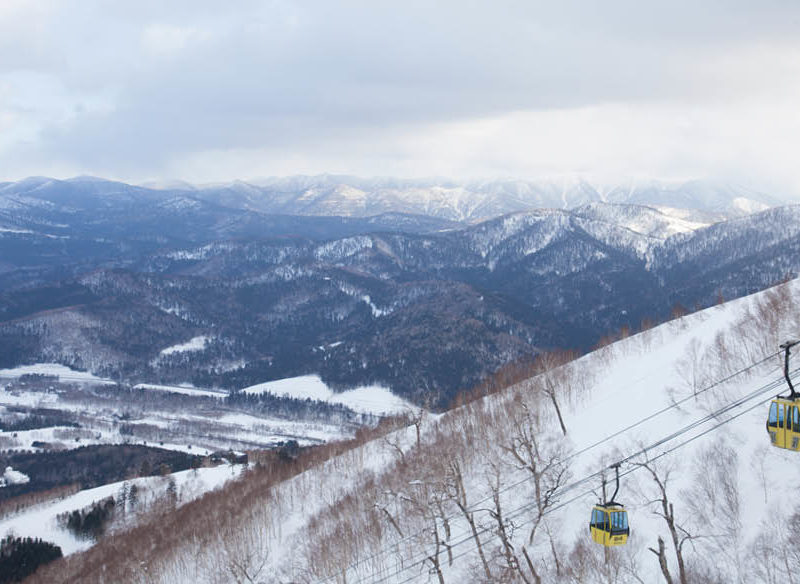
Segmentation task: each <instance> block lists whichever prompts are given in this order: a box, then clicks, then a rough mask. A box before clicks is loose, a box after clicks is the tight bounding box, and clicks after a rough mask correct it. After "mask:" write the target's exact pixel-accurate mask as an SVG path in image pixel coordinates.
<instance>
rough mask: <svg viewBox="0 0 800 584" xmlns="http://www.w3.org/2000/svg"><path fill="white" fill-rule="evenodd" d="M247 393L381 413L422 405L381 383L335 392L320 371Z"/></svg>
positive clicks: (259, 387) (415, 409)
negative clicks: (407, 399)
mask: <svg viewBox="0 0 800 584" xmlns="http://www.w3.org/2000/svg"><path fill="white" fill-rule="evenodd" d="M241 391H242V392H244V393H247V394H261V393H271V394H273V395H277V396H283V397H291V398H295V399H311V400H319V401H325V402H328V403H333V404H342V405H344V406H347V407H348V408H350V409H352V410H355V411H357V412H366V413H372V414H379V415H381V414H382V415H389V414H400V413H403V412H414V411H417V410H419V408H418V407H417V406H415V405H413V404H412V403H410V402H408V401H406V400H404V399H403V398H401V397H398V396H396V395H394V394H393V393H392V392H391V391H389V390H388V389H386V388H385V387H382V386H380V385H370V386H367V387H357V388H355V389H349V390H347V391H343V392H341V393H337V392H334V391H333V390H332V389H330V388H329V387H328V386H327V385H326V384H325V382H323V381H322V379H321V378H320V377H319V376H318V375H302V376H299V377H290V378H287V379H279V380H277V381H268V382H266V383H259V384H257V385H251V386H249V387H245V388H244V389H242V390H241Z"/></svg>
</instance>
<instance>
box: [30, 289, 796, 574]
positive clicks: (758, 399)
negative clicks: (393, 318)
mask: <svg viewBox="0 0 800 584" xmlns="http://www.w3.org/2000/svg"><path fill="white" fill-rule="evenodd" d="M799 292H800V283H798V281H796V280H795V281H791V282H788V283H786V284H782V285H780V286H777V287H775V288H772V289H769V290H767V291H765V292H761V293H758V294H756V295H753V296H749V297H746V298H742V299H739V300H735V301H731V302H728V303H725V304H723V305H720V306H716V307H713V308H709V309H707V310H704V311H701V312H698V313H695V314H691V315H688V316H684V317H681V318H678V319H675V320H672V321H670V322H668V323H665V324H662V325H660V326H658V327H655V328H653V329H650V330H647V331H644V332H641V333H639V334H637V335H633V336H630V337H628V338H625V339H621V340H619V341H617V342H615V343H613V344H610V345H608V346H606V347H604V348H601V349H598V350H596V351H594V352H592V353H590V354H587V355H585V356H583V357H581V358H579V359H577V360H569V359H568V357H567V356H564V355H554V356H553V357H552V358H551V359H550V360H549V362H547V363H542V364H541V365H540V367H541V368H540V369H539V370H538V372H537V371H528V372H527V373H526V372H517V374H516V377H519V378H521V379H520V380H519V381H516V382H513V383H510V384H509V382H508V381H507V382H505V383H504V382H503V381H502V380H500V379H497V380H495V383H494V384H493V385H492V384H488V385H487V386H485V387H484V388H483V392H482V393H483V394H485V395H475V396H474V398H473V399H470V400H468V401H467V403H464V405H462V406H460V407H457V408H455V409H453V410H451V411H449V412H446V413H444V414H441V415H432V414H424V415H421V416H419V417H417V418H415V419H413V420H410V422H411V423H409V425H408V426H406V427H404V428H402V427H401V428H399V429H396V430H389V431H388V432H387V431H386V429H385V430H383V431H379V435H378V436H377V437H376V438H375V439H373V440H367V441H357V442H356V443H353V444H349V445H348V444H346V443H344V444H342V446H341V447H338V448H337V447H335V446H334V445H331V447H328V449H327V450H326V451H325V456H322V458H320V456H319V455H320V454H322V452H323V451H318V452H317V455H316V456H315V455H313V453H309V456H308V458H304V457H302V456H301V457H300V458H298V459H297V460H296V461H295V462H293V463H289V464H287V465H286V466H284V467H283V471H281V472H277V471H276V470H275V469H272V470H270V468H269V467H264V468H259V467H255V468H253V469H252V470H251V471H248V472H246V473H244V474H243V476H242V477H241V478H240V479H238V480H237V481H236V482H235V483H231V486H230V487H226V489H225V491H223V492H228V493H229V495H230V497H224V496H223V497H216V498H208V497H206V498H205V499H202V500H200V501H197V502H196V503H190V504H187V505H186V506H185V507H184V509H185V510H186V511H185V513H183V514H166V515H163V516H160V517H158V518H156V519H154V520H152V522H151V523H150V524H148V527H147V529H148V530H150V533H149V537H151V538H153V541H166V540H165V539H164V537H165V536H166V533H167V532H171V534H172V537H171V538H170V539H169V541H170V545H169V549H159V550H158V552H157V553H155V551H154V550H153V549H152V548H150V549H141V548H139V547H138V546H136V545H133V541H134V539H133V538H134V537H136V535H135V534H128V535H126V534H120V535H119V536H117V537H115V538H114V540H113V541H114V543H113V545H114V546H122V547H124V549H125V550H126V553H125V557H120V555H119V554H113V553H112V551H111V548H110V547H109V546H110V545H111V544H110V543H106V542H101V544H100V545H99V546H97V547H95V548H93V549H92V550H90V551H89V552H88V553H87V554H86V555H84V554H81V555H76V556H71V557H70V558H69V560H68V561H67V562H66V563H61V564H59V565H58V568H57V569H56V568H55V567H54V569H49V568H43V569H42V570H41V571H40V574H37V577H36V578H38V579H34V581H42V582H44V581H48V582H50V581H70V580H69V578H70V574H72V575H74V574H78V573H80V574H84V577H85V578H86V580H85V581H87V582H88V581H101V580H100V576H99V574H98V573H97V571H96V568H95V569H92V568H91V566H99V565H100V562H101V560H100V558H106V560H105V561H111V560H112V559H113V564H112V565H113V569H112V568H111V567H110V566H108V565H107V566H106V569H107V570H109V569H111V570H113V571H111V572H107V573H106V576H103V578H109V577H111V578H115V577H120V578H122V575H124V579H125V581H131V582H189V581H193V582H219V581H247V580H248V579H251V580H252V581H254V582H256V581H258V582H290V581H291V582H309V583H317V582H345V581H346V582H398V583H399V582H427V581H439V582H473V581H474V582H485V581H520V582H533V581H542V582H642V581H645V582H652V581H657V580H658V579H659V578H661V577H662V576H661V568H660V565H659V560H658V558H657V557H656V555H654V553H652V552H651V551H650V550H649V548H652V549H653V550H655V551H657V550H658V548H659V544H658V540H659V538H660V539H661V540H662V541H663V542H665V545H664V551H663V554H664V559H665V563H666V566H667V569H668V570H670V573H671V574H672V577H674V578H675V579H676V581H678V570H679V569H683V570H684V571H685V577H686V578H688V580H687V581H690V582H737V581H739V582H777V581H781V578H785V577H786V575H787V572H786V571H785V570H790V571H791V570H796V569H797V567H798V565H800V564H798V561H799V560H800V558H798V557H797V556H796V555H795V554H794V552H793V551H792V550H791V548H789V547H775V546H773V545H771V542H772V541H773V540H774V539H775V538H779V539H784V540H785V539H787V538H788V537H789V533H790V532H791V529H792V525H793V523H792V521H795V519H793V517H794V516H793V513H794V512H795V510H794V509H793V508H791V507H790V508H787V509H785V511H786V513H781V514H779V515H776V514H775V513H774V510H775V509H776V508H779V507H780V508H781V509H783V508H784V507H785V505H784V504H783V503H784V502H785V496H786V495H787V494H790V493H791V492H792V489H793V488H794V487H792V486H791V485H792V484H794V483H795V482H796V481H797V479H798V477H797V476H796V474H797V473H796V472H794V471H792V470H791V469H792V468H794V467H795V466H796V465H793V464H792V461H793V460H794V458H793V457H794V456H796V454H795V453H791V452H788V451H784V450H779V449H776V448H773V447H771V446H770V443H769V437H768V435H767V432H766V430H765V427H764V423H765V419H766V409H767V402H768V401H769V399H770V398H771V397H773V396H774V395H775V394H777V393H779V392H782V391H783V390H784V389H785V382H784V381H783V378H782V364H783V362H782V353H781V351H780V350H778V348H777V347H778V345H779V344H780V343H781V342H783V341H785V340H786V339H787V338H791V337H793V336H795V333H796V331H797V330H798V329H799V328H800V320H798V314H800V304H799V303H798V298H800V294H798V293H799ZM796 369H797V365H796V364H795V365H793V367H792V374H793V375H794V374H795V371H796ZM555 404H557V405H558V408H559V409H558V410H557V409H556V407H554V406H555ZM558 412H560V415H561V417H562V421H563V425H564V429H562V427H561V424H560V423H559V417H560V416H559V413H558ZM406 423H408V422H406ZM387 429H388V428H387ZM614 462H620V463H621V465H622V466H621V473H620V474H621V485H620V491H619V495H618V497H617V499H618V500H619V501H621V502H623V503H624V504H625V505H626V507H627V509H628V513H629V516H630V524H631V536H630V539H629V542H628V545H626V546H623V547H618V548H614V549H608V550H605V551H604V550H603V548H602V547H601V546H597V545H595V544H593V543H591V542H590V540H589V536H588V520H589V512H590V510H591V507H592V504H593V503H595V502H596V501H597V500H598V499H599V498H601V493H600V490H601V475H602V473H603V472H605V477H606V479H607V480H609V481H610V482H612V483H613V472H612V471H610V470H609V469H608V467H609V465H611V464H612V463H614ZM287 473H288V476H286V474H287ZM660 486H663V487H664V490H663V491H662V490H661V488H660ZM256 493H258V494H256ZM663 500H666V503H667V504H668V507H667V509H670V513H674V525H675V529H676V533H677V538H678V541H679V543H680V544H681V553H682V555H681V557H682V560H683V568H679V565H678V562H677V558H676V556H675V550H674V548H673V545H672V543H671V542H672V539H671V534H670V529H669V525H668V523H667V522H666V521H665V520H664V518H663V517H661V516H659V514H660V513H662V501H663ZM212 523H213V524H215V526H216V527H215V529H213V530H205V529H202V527H201V526H202V525H205V524H212ZM162 533H163V534H164V536H161V535H160V534H162ZM126 538H129V539H126ZM145 566H146V568H147V569H146V570H145V569H144V567H145ZM84 570H86V571H84ZM115 575H116V576H115ZM540 579H541V580H540Z"/></svg>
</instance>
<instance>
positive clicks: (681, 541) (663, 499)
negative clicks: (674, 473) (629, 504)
mask: <svg viewBox="0 0 800 584" xmlns="http://www.w3.org/2000/svg"><path fill="white" fill-rule="evenodd" d="M635 464H636V466H639V467H641V468H643V469H645V470H647V472H649V473H650V476H651V477H652V479H653V482H654V483H655V485H656V487H657V495H656V499H655V500H654V501H651V502H653V503H658V504H659V508H658V510H657V511H655V514H656V515H658V516H659V517H661V518H662V519H663V520H664V522H665V523H666V524H667V528H668V529H669V534H670V538H671V540H672V548H673V550H674V552H675V558H676V560H677V563H678V581H679V582H680V584H687V582H688V580H687V576H686V562H685V561H684V556H683V546H684V545H685V544H686V542H689V541H692V540H693V539H695V536H693V535H691V534H690V533H689V532H688V531H686V530H685V529H684V528H683V527H682V526H681V525H679V524H678V523H677V521H676V519H675V508H674V506H673V504H672V502H671V501H670V500H669V496H668V495H667V484H668V483H669V474H670V473H669V471H668V470H666V471H664V472H663V474H662V475H659V473H658V471H657V469H656V468H655V465H653V464H651V463H647V462H645V463H635ZM648 549H649V550H650V551H651V552H653V553H654V554H655V555H656V556H657V557H658V564H659V567H660V568H661V573H662V574H663V576H664V580H666V582H667V584H672V582H673V579H672V575H671V573H670V570H669V564H668V561H667V555H666V546H665V544H664V540H663V538H661V536H659V537H658V549H654V548H648Z"/></svg>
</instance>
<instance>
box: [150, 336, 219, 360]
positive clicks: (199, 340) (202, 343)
mask: <svg viewBox="0 0 800 584" xmlns="http://www.w3.org/2000/svg"><path fill="white" fill-rule="evenodd" d="M209 340H210V338H209V337H207V336H205V335H201V336H198V337H194V338H191V339H189V340H188V341H186V342H185V343H179V344H177V345H172V346H171V347H167V348H166V349H162V350H161V353H160V354H161V355H172V354H173V353H188V352H191V351H202V350H204V349H205V348H206V344H207V343H208V341H209Z"/></svg>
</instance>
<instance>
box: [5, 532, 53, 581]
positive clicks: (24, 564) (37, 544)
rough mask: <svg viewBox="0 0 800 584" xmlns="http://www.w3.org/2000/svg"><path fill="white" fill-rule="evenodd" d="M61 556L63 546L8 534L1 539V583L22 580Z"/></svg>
mask: <svg viewBox="0 0 800 584" xmlns="http://www.w3.org/2000/svg"><path fill="white" fill-rule="evenodd" d="M61 556H62V553H61V548H60V547H58V546H56V545H53V544H52V543H50V542H47V541H42V540H41V539H38V538H37V539H32V538H30V537H25V538H22V537H14V536H12V535H8V536H6V537H5V538H3V539H2V540H1V541H0V584H6V583H10V582H22V581H23V580H24V579H25V578H27V577H28V576H30V575H31V574H33V573H34V572H35V571H36V568H38V567H39V566H41V565H43V564H47V563H48V562H52V561H53V560H56V559H58V558H60V557H61Z"/></svg>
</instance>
